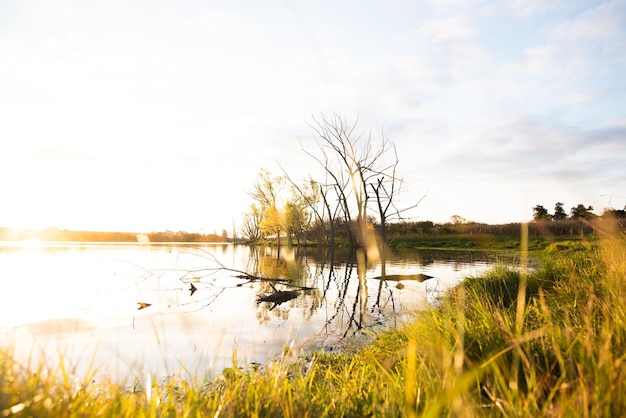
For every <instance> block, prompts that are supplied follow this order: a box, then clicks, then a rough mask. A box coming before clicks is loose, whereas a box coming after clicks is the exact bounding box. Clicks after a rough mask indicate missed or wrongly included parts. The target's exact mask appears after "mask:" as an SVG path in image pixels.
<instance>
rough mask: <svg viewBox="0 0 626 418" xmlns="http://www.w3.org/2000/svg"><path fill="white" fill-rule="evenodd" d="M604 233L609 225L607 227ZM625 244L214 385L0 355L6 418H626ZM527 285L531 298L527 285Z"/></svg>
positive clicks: (504, 272)
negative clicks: (89, 371) (106, 375)
mask: <svg viewBox="0 0 626 418" xmlns="http://www.w3.org/2000/svg"><path fill="white" fill-rule="evenodd" d="M605 230H609V229H608V228H605ZM625 280H626V240H625V238H624V236H623V235H620V234H617V233H615V234H613V235H610V234H606V235H605V236H603V237H602V238H600V239H596V240H594V241H593V242H583V243H579V244H576V245H572V246H567V245H565V246H560V247H557V246H553V247H549V248H548V249H547V250H546V251H545V253H544V257H543V259H542V260H541V261H540V262H539V263H537V264H536V267H535V268H533V269H529V270H528V271H525V270H524V269H516V268H512V267H506V266H498V267H496V268H494V269H492V270H490V271H488V272H486V273H485V274H484V275H481V276H480V277H470V278H467V279H466V280H465V281H464V282H463V283H461V284H460V285H458V286H457V287H455V288H454V289H452V290H450V291H449V292H448V293H446V294H445V295H444V296H442V297H441V299H440V300H439V301H438V303H437V305H436V306H434V307H433V308H432V309H430V310H429V311H427V312H421V313H417V314H416V316H415V318H414V320H412V321H411V322H410V323H406V324H404V325H403V326H401V327H400V328H398V329H394V330H379V331H376V332H371V333H369V335H370V336H371V339H370V340H371V341H370V342H368V343H361V344H358V345H356V344H355V345H353V346H350V347H348V348H346V349H345V350H341V351H340V352H338V353H326V352H323V351H320V352H314V353H296V354H298V356H297V360H295V361H294V360H293V357H291V356H290V354H291V353H290V350H285V354H284V356H283V358H280V359H277V360H276V361H274V362H271V363H269V364H266V365H263V366H262V367H258V368H250V369H241V368H239V367H237V365H236V364H234V365H233V367H231V368H228V369H225V370H224V371H223V372H222V374H221V375H220V376H219V377H218V378H217V379H209V378H208V377H200V378H189V377H188V373H182V372H181V374H180V376H174V377H173V378H171V379H169V380H168V381H167V382H158V381H155V380H154V379H147V376H146V378H144V379H143V380H142V382H141V384H140V385H136V386H134V387H132V388H130V387H127V386H124V385H119V384H115V383H113V382H105V383H97V384H96V383H93V381H92V378H91V376H86V377H84V378H83V379H82V380H80V381H76V380H75V379H74V378H73V377H72V376H71V373H69V372H68V371H67V368H66V367H65V366H63V361H61V366H60V367H59V368H57V369H55V370H49V369H46V367H45V366H43V365H41V363H38V362H37V361H35V359H34V358H33V359H32V360H31V361H30V362H28V363H27V364H20V363H18V362H17V361H15V360H14V357H13V356H12V353H11V349H10V347H9V348H4V349H3V350H2V351H0V389H1V390H0V417H8V416H60V417H73V416H134V417H135V416H145V417H157V416H159V417H160V416H194V417H195V416H211V417H219V416H298V417H307V416H309V417H323V416H333V417H336V416H424V417H439V416H468V417H472V416H503V415H504V416H582V417H586V416H589V417H596V416H619V415H620V414H621V413H623V411H624V410H626V392H624V390H623V387H624V385H625V384H626V361H625V360H626V283H625ZM521 287H523V289H522V288H521Z"/></svg>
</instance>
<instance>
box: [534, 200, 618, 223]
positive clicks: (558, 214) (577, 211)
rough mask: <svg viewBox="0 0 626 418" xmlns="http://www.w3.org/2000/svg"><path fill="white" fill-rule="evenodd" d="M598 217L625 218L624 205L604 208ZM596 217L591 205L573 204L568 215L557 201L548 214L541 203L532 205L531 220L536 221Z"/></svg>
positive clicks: (589, 218) (590, 218)
mask: <svg viewBox="0 0 626 418" xmlns="http://www.w3.org/2000/svg"><path fill="white" fill-rule="evenodd" d="M600 217H603V218H607V217H610V218H615V219H625V218H626V207H625V208H624V209H613V208H605V209H604V211H603V212H602V215H600ZM596 218H598V215H596V214H595V213H593V207H592V206H585V205H583V204H582V203H579V204H578V205H576V206H573V207H572V208H571V209H570V213H569V216H568V215H567V213H566V212H565V210H564V209H563V203H562V202H557V203H556V204H555V205H554V213H553V214H550V213H549V212H548V210H547V209H546V208H545V207H543V206H542V205H536V206H535V207H533V220H535V221H536V222H540V221H562V220H564V219H585V220H592V219H596Z"/></svg>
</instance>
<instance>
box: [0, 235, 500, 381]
mask: <svg viewBox="0 0 626 418" xmlns="http://www.w3.org/2000/svg"><path fill="white" fill-rule="evenodd" d="M312 253H313V254H312ZM493 261H494V260H493V257H490V256H488V255H485V254H476V253H453V252H449V251H447V252H428V253H423V252H422V253H420V252H407V253H403V254H402V255H394V256H390V257H389V259H388V261H387V263H386V274H388V275H391V274H417V273H422V274H427V275H430V276H434V278H433V279H430V280H427V281H424V282H418V281H415V280H402V281H400V282H397V281H383V280H380V279H377V278H376V277H377V276H380V275H381V265H380V264H374V265H370V266H367V269H366V270H365V271H364V272H362V273H361V275H362V277H363V279H362V280H359V274H358V269H357V266H356V264H355V262H354V261H352V260H350V259H349V258H348V256H347V255H342V254H337V257H336V258H335V260H334V261H333V262H332V263H331V262H330V261H329V260H327V259H324V257H320V256H318V255H316V254H315V251H312V250H309V254H308V255H302V254H296V253H294V252H293V251H288V250H285V249H283V250H282V251H281V253H280V257H279V256H278V254H277V251H276V249H275V248H266V247H247V246H233V245H228V244H206V245H189V244H188V245H181V244H158V245H156V244H82V243H79V244H41V243H26V244H25V243H19V244H3V245H2V246H0V295H1V296H0V297H1V300H2V303H1V304H0V337H1V338H2V344H3V345H5V346H8V347H12V348H13V350H14V353H13V354H14V357H16V358H18V359H20V360H21V361H24V362H29V361H30V362H31V365H34V364H36V363H38V362H39V361H45V362H47V363H48V364H50V365H51V366H52V367H54V366H55V365H56V364H58V363H59V362H60V361H62V362H63V363H64V364H65V366H66V367H67V368H68V369H69V372H70V373H73V374H76V375H78V376H82V375H84V374H85V373H86V372H87V370H89V369H90V368H91V369H92V370H95V376H96V378H103V379H104V378H111V379H113V380H115V381H119V380H128V379H132V378H134V377H137V376H141V375H142V374H143V373H146V372H148V373H151V374H154V375H157V376H162V377H163V376H171V375H173V374H178V375H181V374H182V375H183V376H182V377H201V376H205V375H206V374H207V373H208V374H212V373H219V372H220V371H221V370H222V368H224V367H228V366H231V365H232V362H233V359H235V360H236V361H237V363H238V364H239V365H248V364H250V363H255V362H256V363H264V362H266V361H267V360H269V359H272V358H276V357H278V356H280V355H281V354H282V353H283V352H284V351H285V347H291V349H292V350H293V351H294V352H298V350H301V349H310V348H312V347H321V346H324V347H332V346H333V344H335V343H337V342H338V341H340V340H341V339H342V338H344V337H349V336H351V335H354V334H355V333H356V334H358V333H359V332H360V331H361V330H367V329H372V328H375V327H378V326H394V325H396V324H397V323H398V322H399V321H402V320H403V319H405V318H406V315H407V314H411V313H414V312H416V311H418V310H420V309H423V308H424V307H426V306H428V304H429V303H431V302H432V300H433V299H434V298H435V297H436V296H437V295H438V294H439V293H440V292H441V291H443V290H445V289H447V288H448V287H449V286H452V285H454V284H456V283H458V282H459V281H460V280H461V279H463V278H464V277H466V276H468V275H472V274H476V273H477V272H479V271H482V270H485V269H487V268H488V267H489V266H490V265H491V264H492V263H493ZM242 273H248V274H251V275H253V276H257V277H264V278H282V279H289V284H288V285H287V284H284V283H282V282H275V281H266V280H249V279H242V278H239V277H237V276H238V275H240V274H242ZM279 291H280V292H283V293H276V292H279ZM287 292H288V293H287ZM264 296H265V297H267V298H268V299H269V300H268V301H259V298H261V297H264ZM283 299H288V300H284V301H283ZM278 302H282V303H278ZM140 303H142V304H149V306H147V305H146V307H145V308H143V309H139V308H140V307H141V306H142V305H140Z"/></svg>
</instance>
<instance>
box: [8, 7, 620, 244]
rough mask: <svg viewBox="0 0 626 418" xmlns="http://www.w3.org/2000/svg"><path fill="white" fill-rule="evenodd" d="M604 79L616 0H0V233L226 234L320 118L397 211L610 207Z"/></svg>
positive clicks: (610, 126) (615, 44)
mask: <svg viewBox="0 0 626 418" xmlns="http://www.w3.org/2000/svg"><path fill="white" fill-rule="evenodd" d="M625 74H626V1H589V2H585V1H551V2H546V1H539V0H536V1H535V0H530V1H521V0H511V1H501V2H496V1H456V0H446V1H433V2H428V1H390V2H382V1H381V2H374V1H368V2H364V1H358V2H357V1H343V2H330V1H318V2H294V1H268V2H262V3H261V2H253V1H232V2H214V1H177V2H164V1H150V2H146V1H135V2H126V1H107V2H96V1H61V0H57V1H13V0H9V1H3V2H1V3H0V92H1V94H0V138H1V140H0V179H1V182H0V187H1V188H2V204H1V205H0V226H22V227H48V226H57V227H60V228H68V229H101V230H129V231H151V230H165V229H171V230H187V231H204V232H212V231H213V230H216V231H218V232H219V231H221V230H222V229H228V230H230V229H231V228H232V225H233V222H235V224H237V223H238V222H239V220H240V218H241V214H242V213H243V212H245V211H246V210H247V207H248V205H249V204H250V203H251V200H250V197H249V196H248V195H247V193H246V191H248V190H249V189H250V187H251V185H252V184H253V182H254V181H255V176H256V173H257V172H258V171H259V169H260V168H262V167H265V168H268V169H269V170H271V171H274V172H276V173H277V174H278V173H279V171H280V169H279V168H278V164H280V165H281V166H283V167H285V168H286V169H287V171H288V172H290V174H292V177H294V178H302V177H304V176H305V175H306V174H307V173H311V174H316V173H317V172H318V167H317V166H316V165H315V164H314V163H313V162H312V161H311V159H310V158H309V157H307V156H306V155H305V154H304V153H303V152H302V150H301V147H300V144H301V142H302V143H305V144H306V143H309V142H310V141H312V140H313V132H312V130H311V128H310V127H309V126H308V123H310V122H311V121H312V117H313V116H314V115H319V114H320V113H321V112H324V113H331V112H338V113H340V114H343V115H345V117H346V118H347V119H348V120H351V121H354V120H356V118H357V117H358V120H359V124H358V127H359V130H360V131H362V132H370V131H371V133H372V137H373V138H374V140H376V139H377V138H380V136H381V135H382V132H384V135H385V137H387V138H388V139H390V140H391V141H393V142H394V143H395V145H396V147H397V149H398V153H399V167H398V172H399V175H400V176H402V177H403V178H404V180H405V182H406V187H405V189H404V192H403V195H402V199H404V201H405V202H406V204H407V205H409V204H411V203H413V202H414V201H415V200H417V199H418V198H419V197H421V196H422V195H424V194H425V193H427V195H426V197H425V198H424V200H423V201H422V203H421V204H420V205H419V207H418V208H416V209H415V210H414V211H413V212H412V213H411V214H410V215H411V216H413V217H414V219H416V220H432V221H435V222H446V221H449V220H450V217H451V216H452V215H460V216H462V217H464V218H466V219H468V220H474V221H477V222H489V223H504V222H516V221H524V220H529V219H531V218H532V207H533V206H534V205H536V204H542V205H544V206H545V207H547V208H548V209H549V210H552V208H553V207H554V204H555V203H556V202H557V201H560V202H564V203H565V207H566V208H570V207H572V206H575V205H577V204H578V203H583V204H585V205H592V206H594V208H596V209H597V210H596V212H598V213H601V211H602V208H604V207H606V206H609V203H610V205H611V206H613V207H616V208H622V207H623V206H624V205H626V198H625V197H624V196H626V169H625V168H624V167H626V164H625V163H626V110H625V109H626V100H625V98H626V76H625ZM609 199H610V201H609Z"/></svg>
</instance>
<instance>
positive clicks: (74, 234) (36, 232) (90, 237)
mask: <svg viewBox="0 0 626 418" xmlns="http://www.w3.org/2000/svg"><path fill="white" fill-rule="evenodd" d="M146 238H147V239H146ZM29 239H30V240H32V239H36V240H40V241H46V242H52V241H58V242H227V241H229V240H230V238H229V237H228V234H227V232H226V231H222V235H218V234H216V233H213V234H199V233H188V232H184V231H179V232H172V231H165V232H150V233H147V234H145V233H135V232H109V231H70V230H67V229H59V228H54V227H53V228H46V229H15V228H3V227H0V241H25V240H29Z"/></svg>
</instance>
